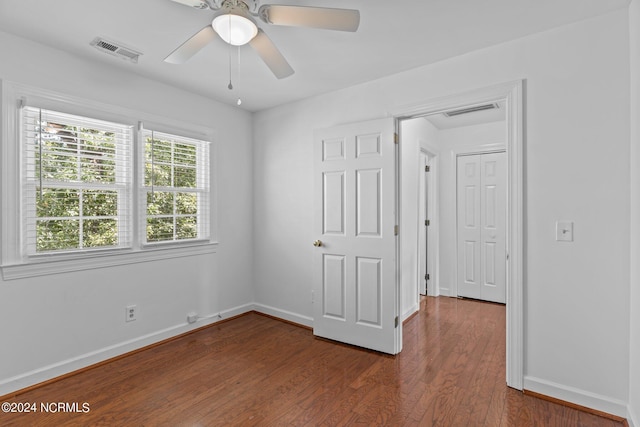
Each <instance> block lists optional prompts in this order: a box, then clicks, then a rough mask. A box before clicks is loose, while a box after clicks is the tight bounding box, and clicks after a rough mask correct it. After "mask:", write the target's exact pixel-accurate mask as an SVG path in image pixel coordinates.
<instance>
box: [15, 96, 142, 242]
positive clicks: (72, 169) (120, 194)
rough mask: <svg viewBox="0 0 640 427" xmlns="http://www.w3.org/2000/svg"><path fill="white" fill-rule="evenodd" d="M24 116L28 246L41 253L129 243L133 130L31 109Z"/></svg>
mask: <svg viewBox="0 0 640 427" xmlns="http://www.w3.org/2000/svg"><path fill="white" fill-rule="evenodd" d="M23 115H24V117H23V123H24V135H25V137H24V143H25V145H26V147H25V152H26V156H25V158H26V162H27V165H26V168H25V169H26V175H27V176H26V183H27V194H28V195H27V198H26V206H25V212H26V213H27V215H26V218H25V220H26V221H27V240H28V241H27V245H28V247H31V248H32V250H35V252H36V253H42V252H50V251H62V250H78V249H91V248H105V247H118V246H123V245H126V244H128V242H125V241H123V240H126V238H125V237H124V236H126V234H127V233H126V232H125V231H126V230H123V229H122V227H123V226H124V225H125V224H126V221H124V220H123V218H122V217H123V216H124V215H126V209H125V207H126V205H127V203H128V200H127V199H128V197H127V189H128V186H130V182H129V181H130V179H128V175H130V174H128V167H127V163H128V150H129V147H128V146H129V145H130V140H131V138H130V135H129V134H130V132H131V131H130V129H129V128H128V127H127V126H124V125H118V124H113V123H108V122H102V121H97V120H93V119H88V118H84V117H78V116H72V115H67V114H63V113H58V112H54V111H49V110H40V109H36V108H31V107H25V109H24V112H23ZM30 212H33V213H34V214H35V215H33V216H32V215H30Z"/></svg>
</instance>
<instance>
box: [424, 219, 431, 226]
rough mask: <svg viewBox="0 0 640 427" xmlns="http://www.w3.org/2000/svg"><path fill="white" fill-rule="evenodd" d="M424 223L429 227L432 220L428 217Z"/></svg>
mask: <svg viewBox="0 0 640 427" xmlns="http://www.w3.org/2000/svg"><path fill="white" fill-rule="evenodd" d="M424 225H426V226H427V227H428V226H430V225H431V221H429V220H428V219H425V220H424Z"/></svg>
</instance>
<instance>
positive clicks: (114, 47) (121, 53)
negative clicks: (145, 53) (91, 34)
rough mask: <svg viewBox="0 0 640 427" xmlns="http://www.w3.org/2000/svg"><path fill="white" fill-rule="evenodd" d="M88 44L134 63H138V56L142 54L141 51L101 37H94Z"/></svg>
mask: <svg viewBox="0 0 640 427" xmlns="http://www.w3.org/2000/svg"><path fill="white" fill-rule="evenodd" d="M89 44H90V45H91V46H93V47H95V48H96V49H98V50H99V51H100V52H104V53H108V54H109V55H113V56H115V57H117V58H120V59H124V60H126V61H131V62H133V63H134V64H137V63H138V58H139V57H140V55H142V53H140V52H137V51H135V50H133V49H130V48H128V47H125V46H123V45H122V44H120V43H116V42H114V41H110V40H106V39H104V38H102V37H96V38H95V39H93V40H92V41H91V43H89Z"/></svg>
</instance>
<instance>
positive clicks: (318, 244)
mask: <svg viewBox="0 0 640 427" xmlns="http://www.w3.org/2000/svg"><path fill="white" fill-rule="evenodd" d="M313 246H315V247H316V248H319V247H320V246H322V242H321V241H320V240H316V241H315V242H313Z"/></svg>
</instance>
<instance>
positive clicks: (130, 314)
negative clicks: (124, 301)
mask: <svg viewBox="0 0 640 427" xmlns="http://www.w3.org/2000/svg"><path fill="white" fill-rule="evenodd" d="M137 318H138V306H137V305H128V306H126V307H125V319H124V320H125V322H133V321H134V320H136V319H137Z"/></svg>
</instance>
